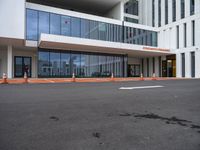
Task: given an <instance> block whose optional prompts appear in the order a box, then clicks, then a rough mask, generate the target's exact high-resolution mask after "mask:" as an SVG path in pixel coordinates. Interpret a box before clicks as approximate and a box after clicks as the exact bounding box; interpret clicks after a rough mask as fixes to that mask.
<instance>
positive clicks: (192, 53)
mask: <svg viewBox="0 0 200 150" xmlns="http://www.w3.org/2000/svg"><path fill="white" fill-rule="evenodd" d="M191 77H195V52H191Z"/></svg>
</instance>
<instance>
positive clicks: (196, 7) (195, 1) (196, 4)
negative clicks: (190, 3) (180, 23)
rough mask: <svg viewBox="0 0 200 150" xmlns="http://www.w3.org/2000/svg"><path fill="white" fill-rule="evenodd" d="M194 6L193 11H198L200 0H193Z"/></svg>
mask: <svg viewBox="0 0 200 150" xmlns="http://www.w3.org/2000/svg"><path fill="white" fill-rule="evenodd" d="M194 4H195V8H194V13H195V14H197V13H200V1H199V0H194Z"/></svg>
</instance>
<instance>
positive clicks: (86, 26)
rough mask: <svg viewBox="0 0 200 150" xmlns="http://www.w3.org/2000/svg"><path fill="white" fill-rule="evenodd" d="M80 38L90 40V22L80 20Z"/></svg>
mask: <svg viewBox="0 0 200 150" xmlns="http://www.w3.org/2000/svg"><path fill="white" fill-rule="evenodd" d="M81 38H90V21H89V20H86V19H81Z"/></svg>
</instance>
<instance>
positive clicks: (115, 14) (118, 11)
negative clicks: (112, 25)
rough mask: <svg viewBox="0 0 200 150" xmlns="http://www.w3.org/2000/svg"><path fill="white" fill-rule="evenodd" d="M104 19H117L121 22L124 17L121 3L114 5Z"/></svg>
mask: <svg viewBox="0 0 200 150" xmlns="http://www.w3.org/2000/svg"><path fill="white" fill-rule="evenodd" d="M105 17H109V18H113V19H118V20H121V21H123V17H124V4H123V2H120V3H118V4H117V5H115V6H114V7H113V8H112V9H111V10H110V11H109V12H108V13H107V14H106V15H105Z"/></svg>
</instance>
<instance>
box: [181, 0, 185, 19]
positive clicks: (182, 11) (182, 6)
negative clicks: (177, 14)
mask: <svg viewBox="0 0 200 150" xmlns="http://www.w3.org/2000/svg"><path fill="white" fill-rule="evenodd" d="M182 18H185V0H181V19H182Z"/></svg>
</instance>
